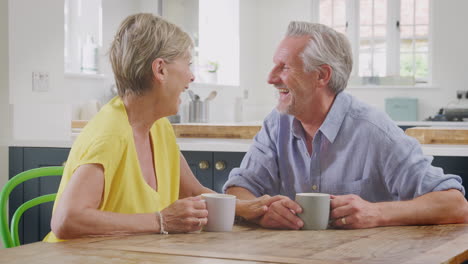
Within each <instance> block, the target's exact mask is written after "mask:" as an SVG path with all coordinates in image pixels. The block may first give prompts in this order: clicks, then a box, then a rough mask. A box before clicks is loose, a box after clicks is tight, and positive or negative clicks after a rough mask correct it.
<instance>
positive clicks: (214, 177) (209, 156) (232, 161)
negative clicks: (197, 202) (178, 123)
mask: <svg viewBox="0 0 468 264" xmlns="http://www.w3.org/2000/svg"><path fill="white" fill-rule="evenodd" d="M182 154H183V155H184V157H185V159H186V160H187V163H188V164H189V166H190V169H191V170H192V172H193V174H195V177H197V179H198V180H199V181H200V183H201V184H203V186H205V187H208V188H210V189H212V190H214V191H216V192H222V191H223V185H224V183H225V182H226V181H227V179H228V176H229V172H230V171H231V170H232V169H233V168H236V167H239V166H240V163H241V162H242V159H243V158H244V156H245V152H210V151H182Z"/></svg>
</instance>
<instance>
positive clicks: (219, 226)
mask: <svg viewBox="0 0 468 264" xmlns="http://www.w3.org/2000/svg"><path fill="white" fill-rule="evenodd" d="M202 198H203V200H205V202H206V209H207V210H208V223H207V224H206V225H205V226H204V227H203V230H204V231H211V232H229V231H232V226H233V225H234V216H235V214H236V196H234V195H230V194H219V193H205V194H202Z"/></svg>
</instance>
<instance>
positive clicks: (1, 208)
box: [0, 166, 63, 248]
mask: <svg viewBox="0 0 468 264" xmlns="http://www.w3.org/2000/svg"><path fill="white" fill-rule="evenodd" d="M62 174H63V167H61V166H57V167H42V168H37V169H31V170H28V171H24V172H21V173H19V174H18V175H16V176H15V177H13V178H11V179H10V180H9V181H8V182H7V183H6V184H5V186H4V187H3V189H2V192H1V193H0V235H1V237H2V242H3V246H4V247H5V248H11V247H17V246H19V245H20V241H19V236H18V223H19V221H20V219H21V216H22V215H23V213H24V212H25V211H26V210H28V209H29V208H31V207H34V206H36V205H39V204H42V203H47V202H53V201H55V197H56V195H57V194H56V193H53V194H47V195H42V196H39V197H36V198H34V199H31V200H29V201H27V202H25V203H23V204H22V205H21V206H20V207H18V209H16V211H15V213H14V214H13V217H12V219H11V225H10V228H8V210H7V202H8V198H9V196H10V193H11V191H12V190H13V189H14V188H15V187H16V186H17V185H18V184H20V183H22V182H25V181H27V180H30V179H34V178H38V177H43V176H57V175H62Z"/></svg>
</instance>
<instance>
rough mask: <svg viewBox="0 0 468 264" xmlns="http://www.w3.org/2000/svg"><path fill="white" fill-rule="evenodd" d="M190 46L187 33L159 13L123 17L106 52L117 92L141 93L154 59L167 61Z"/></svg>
mask: <svg viewBox="0 0 468 264" xmlns="http://www.w3.org/2000/svg"><path fill="white" fill-rule="evenodd" d="M192 47H193V42H192V39H191V38H190V36H189V35H188V34H187V33H185V32H184V31H182V30H181V29H180V28H179V27H178V26H176V25H174V24H172V23H170V22H168V21H166V20H164V19H163V18H161V17H159V16H155V15H152V14H144V13H140V14H135V15H131V16H129V17H127V18H126V19H125V20H124V21H123V22H122V24H121V25H120V27H119V29H118V30H117V34H116V35H115V37H114V40H113V41H112V44H111V47H110V51H109V58H110V62H111V64H112V70H113V71H114V76H115V82H116V86H117V90H118V93H119V95H120V96H125V95H128V94H135V95H142V94H143V93H144V92H145V91H146V90H149V89H150V88H151V85H152V83H153V72H152V66H151V65H152V63H153V61H154V60H155V59H157V58H161V59H164V60H165V61H166V62H167V63H171V62H172V61H173V60H174V59H176V58H178V57H180V56H183V55H185V54H187V52H189V51H190V49H191V48H192Z"/></svg>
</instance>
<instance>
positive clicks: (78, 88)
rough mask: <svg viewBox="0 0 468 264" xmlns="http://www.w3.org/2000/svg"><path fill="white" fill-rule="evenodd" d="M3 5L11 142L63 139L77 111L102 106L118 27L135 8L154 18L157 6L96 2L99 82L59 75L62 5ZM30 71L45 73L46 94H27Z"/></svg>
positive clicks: (13, 0)
mask: <svg viewBox="0 0 468 264" xmlns="http://www.w3.org/2000/svg"><path fill="white" fill-rule="evenodd" d="M8 2H9V5H10V9H9V16H8V17H9V30H8V34H9V44H10V47H11V48H10V62H9V69H10V74H9V77H10V89H9V91H10V94H9V97H10V103H11V104H13V111H12V113H11V116H12V120H13V125H12V130H13V140H26V141H27V140H68V139H69V138H70V121H71V120H72V119H76V118H77V117H78V111H77V108H78V107H80V106H81V105H82V104H84V103H86V102H87V101H89V100H92V99H97V100H100V101H103V102H104V101H105V100H107V99H109V96H110V86H111V84H112V83H113V75H112V70H111V67H110V65H109V62H108V57H107V52H108V49H109V44H110V42H111V40H112V39H113V36H114V34H115V32H116V31H117V28H118V26H119V25H120V23H121V22H122V20H123V19H124V18H125V17H127V16H128V15H129V14H132V13H137V12H140V10H141V8H145V10H146V12H149V11H151V12H153V13H156V12H157V4H156V3H157V1H154V2H155V3H153V1H149V0H140V1H132V0H103V1H102V5H103V47H102V48H101V49H100V66H101V68H100V70H101V73H103V74H104V77H102V78H80V77H76V76H75V77H73V76H72V77H69V76H65V75H64V57H63V50H64V30H63V25H64V12H63V10H64V1H63V0H41V1H36V0H9V1H8ZM3 17H5V18H6V16H2V18H3ZM5 24H6V23H5ZM2 25H3V24H2ZM5 35H6V34H5ZM33 71H41V72H48V73H49V79H50V80H49V91H47V92H33V91H32V72H33Z"/></svg>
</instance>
